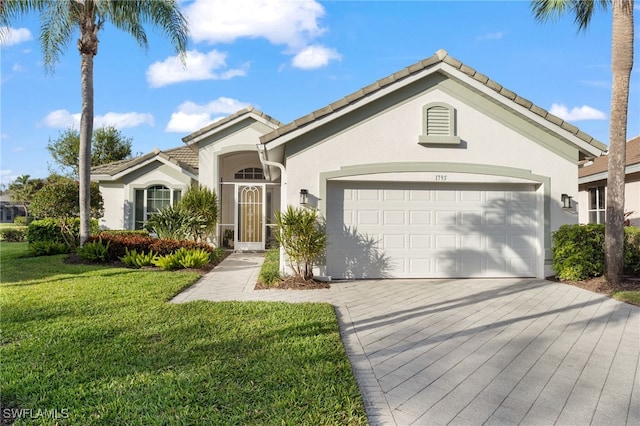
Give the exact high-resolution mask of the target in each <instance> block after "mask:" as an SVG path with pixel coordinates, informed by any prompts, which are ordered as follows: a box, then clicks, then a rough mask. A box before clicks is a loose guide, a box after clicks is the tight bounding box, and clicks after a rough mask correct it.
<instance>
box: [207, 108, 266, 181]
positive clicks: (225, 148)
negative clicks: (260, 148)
mask: <svg viewBox="0 0 640 426" xmlns="http://www.w3.org/2000/svg"><path fill="white" fill-rule="evenodd" d="M272 130H273V128H272V127H269V126H267V125H266V124H263V123H260V122H257V121H253V122H252V123H247V124H246V125H244V126H241V127H238V128H236V129H230V131H221V132H219V133H214V134H212V135H211V136H210V137H208V138H206V139H204V140H203V141H201V142H199V143H198V146H199V151H198V152H199V158H198V161H199V181H200V184H201V185H205V186H207V187H209V188H212V189H216V190H217V189H218V182H220V177H221V171H220V162H219V159H220V157H221V156H224V155H226V154H230V153H232V152H238V151H252V152H255V153H256V159H257V149H256V145H257V144H258V143H259V141H260V136H262V135H264V134H266V133H269V132H271V131H272ZM259 164H260V162H259V161H258V166H256V167H259Z"/></svg>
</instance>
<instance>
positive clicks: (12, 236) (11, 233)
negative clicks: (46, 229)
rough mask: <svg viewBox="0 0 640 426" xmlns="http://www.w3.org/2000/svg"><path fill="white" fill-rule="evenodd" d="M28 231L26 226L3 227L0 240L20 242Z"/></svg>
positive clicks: (0, 230)
mask: <svg viewBox="0 0 640 426" xmlns="http://www.w3.org/2000/svg"><path fill="white" fill-rule="evenodd" d="M26 233H27V231H26V230H25V229H24V228H3V229H0V241H6V242H8V243H19V242H21V241H24V238H25V235H26Z"/></svg>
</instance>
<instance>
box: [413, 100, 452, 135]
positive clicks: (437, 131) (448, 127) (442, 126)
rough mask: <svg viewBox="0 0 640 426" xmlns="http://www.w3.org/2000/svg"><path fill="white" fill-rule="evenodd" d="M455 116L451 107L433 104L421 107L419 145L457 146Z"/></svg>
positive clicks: (438, 103)
mask: <svg viewBox="0 0 640 426" xmlns="http://www.w3.org/2000/svg"><path fill="white" fill-rule="evenodd" d="M455 118H456V114H455V110H454V109H453V107H452V106H451V105H448V104H445V103H443V102H433V103H430V104H427V105H425V106H423V107H422V134H421V135H420V138H419V140H418V143H420V144H421V145H430V144H434V145H441V144H444V145H459V144H460V138H459V137H458V136H457V135H456V120H455Z"/></svg>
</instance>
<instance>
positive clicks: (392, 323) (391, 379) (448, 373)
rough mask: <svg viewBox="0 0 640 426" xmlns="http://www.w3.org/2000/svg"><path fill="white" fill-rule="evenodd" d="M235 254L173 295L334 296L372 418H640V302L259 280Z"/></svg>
mask: <svg viewBox="0 0 640 426" xmlns="http://www.w3.org/2000/svg"><path fill="white" fill-rule="evenodd" d="M262 260H263V258H262V255H260V254H252V253H234V254H232V255H231V256H229V257H228V258H227V259H225V261H223V262H222V263H221V264H220V265H219V266H218V267H217V268H216V269H214V270H213V271H212V272H211V273H209V274H207V275H206V276H205V277H203V278H202V279H201V280H200V281H198V282H197V283H196V284H194V285H193V286H192V287H191V288H189V289H187V290H185V291H184V292H183V293H181V294H180V295H178V296H176V297H175V298H174V300H173V302H187V301H190V300H213V301H222V300H267V301H288V302H329V303H332V304H333V305H334V306H335V307H336V312H337V315H338V320H339V323H340V331H341V334H342V338H343V341H344V344H345V347H346V350H347V354H348V355H349V359H350V361H351V364H352V366H353V370H354V372H355V375H356V379H357V381H358V385H359V386H360V390H361V391H362V395H363V398H364V402H365V407H366V410H367V415H368V417H369V421H370V423H371V424H372V425H447V424H451V425H482V424H486V425H516V424H522V425H553V424H558V425H589V424H591V425H607V426H612V425H639V424H640V308H639V307H636V306H632V305H628V304H625V303H621V302H617V301H615V300H612V299H609V298H607V297H603V296H600V295H598V294H595V293H591V292H589V291H586V290H582V289H580V288H576V287H573V286H570V285H565V284H558V283H554V282H550V281H545V280H536V279H491V280H489V279H477V280H378V281H354V282H334V283H333V284H332V285H331V289H326V290H298V291H287V290H259V291H256V290H253V287H254V285H255V282H256V277H257V274H258V271H259V268H260V265H261V264H262Z"/></svg>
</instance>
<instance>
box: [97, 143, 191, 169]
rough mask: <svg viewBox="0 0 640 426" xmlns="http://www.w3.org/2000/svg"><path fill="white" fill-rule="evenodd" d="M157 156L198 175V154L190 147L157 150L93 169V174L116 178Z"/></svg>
mask: <svg viewBox="0 0 640 426" xmlns="http://www.w3.org/2000/svg"><path fill="white" fill-rule="evenodd" d="M156 156H159V157H162V158H164V159H165V160H167V161H170V162H172V163H173V164H175V165H177V166H178V167H181V168H183V169H185V170H187V171H189V172H191V173H192V174H195V175H197V174H198V153H197V152H196V151H194V150H193V149H191V148H190V147H188V146H184V147H178V148H172V149H168V150H166V151H160V150H159V149H157V148H156V149H154V150H153V151H151V152H149V153H147V154H144V155H141V156H139V157H135V158H130V159H127V160H120V161H114V162H112V163H107V164H102V165H100V166H96V167H92V168H91V174H92V175H109V176H115V175H117V174H118V173H120V172H123V171H125V170H127V169H130V168H132V167H135V166H137V165H139V164H142V163H144V162H145V161H148V160H151V159H153V158H154V157H156Z"/></svg>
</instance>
